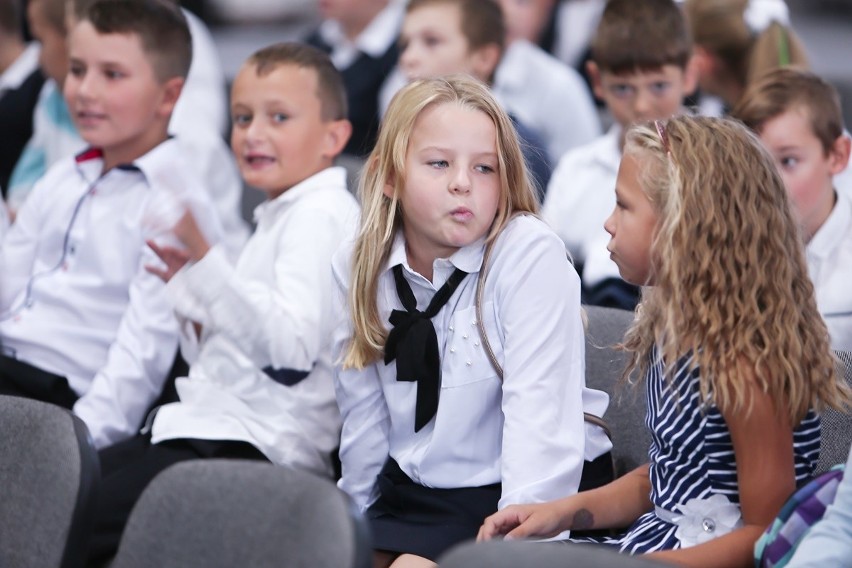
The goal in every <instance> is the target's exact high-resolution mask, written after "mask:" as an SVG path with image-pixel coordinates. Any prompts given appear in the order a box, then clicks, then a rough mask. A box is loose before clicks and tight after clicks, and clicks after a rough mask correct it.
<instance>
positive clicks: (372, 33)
mask: <svg viewBox="0 0 852 568" xmlns="http://www.w3.org/2000/svg"><path fill="white" fill-rule="evenodd" d="M404 12H405V1H403V0H389V2H388V4H387V6H385V7H384V8H383V9H382V11H381V12H379V13H378V14H377V15H376V17H375V18H373V19H372V20H371V21H370V23H369V24H368V25H367V27H366V28H364V30H363V31H362V32H361V33H360V34H358V37H357V38H355V40H354V41H351V40H349V38H347V37H346V34H345V33H344V32H343V26H341V25H340V22H338V21H337V20H323V22H322V23H321V24H320V26H319V30H318V31H319V35H320V38H322V40H323V41H324V42H325V43H326V44H327V45H329V46H331V54H330V55H329V57H330V58H331V62H332V63H333V64H334V66H335V67H336V68H337V69H340V70H343V69H346V68H348V67H349V66H350V65H352V64H353V63H354V62H355V60H356V59H358V56H359V55H360V54H362V53H364V54H366V55H369V56H370V57H374V58H378V57H381V56H382V55H384V54H385V52H386V51H387V50H388V49H389V48H390V46H391V45H393V43H394V42H395V41H396V40H397V37H399V28H400V26H401V25H402V17H403V13H404Z"/></svg>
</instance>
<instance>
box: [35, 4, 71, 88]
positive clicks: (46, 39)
mask: <svg viewBox="0 0 852 568" xmlns="http://www.w3.org/2000/svg"><path fill="white" fill-rule="evenodd" d="M27 21H28V23H29V26H30V31H31V32H32V34H33V37H34V38H35V39H37V40H38V41H39V43H41V52H40V53H39V56H38V64H39V66H40V67H41V69H42V71H44V74H45V75H47V76H48V77H49V78H50V79H53V80H54V81H55V82H56V84H57V85H58V86H59V88H60V89H61V88H62V84H63V83H64V82H65V75H67V73H68V46H67V44H66V38H65V31H64V30H59V29H56V28H55V27H54V26H53V25H52V24H51V23H50V22H49V21H48V20H47V17H46V16H45V13H44V6H43V2H42V0H31V2H30V3H29V5H28V6H27Z"/></svg>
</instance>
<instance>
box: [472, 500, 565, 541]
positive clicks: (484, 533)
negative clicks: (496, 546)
mask: <svg viewBox="0 0 852 568" xmlns="http://www.w3.org/2000/svg"><path fill="white" fill-rule="evenodd" d="M568 524H569V523H568V519H567V518H566V515H565V513H564V509H563V507H562V506H561V502H560V501H552V502H550V503H537V504H533V505H510V506H508V507H506V508H505V509H503V510H501V511H497V512H496V513H494V514H493V515H491V516H490V517H488V518H487V519H485V522H484V523H482V526H481V527H480V529H479V534H478V535H477V537H476V540H477V541H484V540H491V539H493V538H495V537H498V536H504V538H506V540H511V539H521V538H549V537H552V536H556V535H558V534H559V533H561V532H562V531H565V530H568V529H569V528H570V527H569V526H568Z"/></svg>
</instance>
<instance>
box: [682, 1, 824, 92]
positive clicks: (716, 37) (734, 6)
mask: <svg viewBox="0 0 852 568" xmlns="http://www.w3.org/2000/svg"><path fill="white" fill-rule="evenodd" d="M748 3H749V2H748V0H686V2H685V3H684V11H685V13H686V17H687V21H688V22H689V25H690V29H691V30H692V37H693V40H694V41H695V45H699V46H701V47H703V48H705V49H706V50H708V51H709V52H711V53H712V54H714V55H715V56H716V57H718V58H719V60H721V61H722V63H723V65H724V66H725V69H727V70H728V72H729V73H730V74H731V76H732V77H733V78H734V79H735V80H736V81H737V82H738V83H739V84H740V85H742V86H743V88H745V87H748V86H749V85H751V84H752V83H753V82H754V81H755V80H757V79H759V78H760V77H762V76H763V75H764V74H765V73H767V72H768V71H771V70H772V69H777V68H778V67H784V66H786V65H797V66H799V67H807V66H808V58H807V53H806V52H805V47H804V44H803V43H802V41H801V40H800V39H799V37H798V36H797V35H796V34H795V32H794V31H793V30H792V29H791V28H790V27H789V26H786V25H784V24H781V23H779V22H777V21H773V22H772V23H770V24H769V26H767V27H766V29H764V30H760V31H758V32H753V31H752V30H750V29H749V27H748V25H747V24H746V21H745V10H746V8H747V7H748ZM730 102H731V103H732V104H733V103H736V101H730Z"/></svg>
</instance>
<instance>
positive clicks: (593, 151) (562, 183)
mask: <svg viewBox="0 0 852 568" xmlns="http://www.w3.org/2000/svg"><path fill="white" fill-rule="evenodd" d="M611 146H612V141H611V136H610V134H609V133H607V134H603V135H601V136H599V137H597V138H595V139H594V140H592V141H591V142H589V143H588V144H585V145H583V146H578V147H576V148H572V149H571V150H568V151H567V152H566V153H565V154H563V155H562V157H561V158H560V159H559V162H558V163H557V165H556V168H554V170H553V174H552V175H551V176H550V183H549V184H548V186H547V195H546V196H545V204H547V203H548V201H551V198H552V196H560V195H562V194H565V193H570V194H573V193H575V190H574V188H575V186H576V180H577V177H578V176H579V175H582V174H586V173H588V172H592V171H594V172H598V171H604V172H607V173H609V172H610V168H609V167H608V166H607V162H608V160H607V155H608V154H610V153H611ZM565 188H567V189H565Z"/></svg>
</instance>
